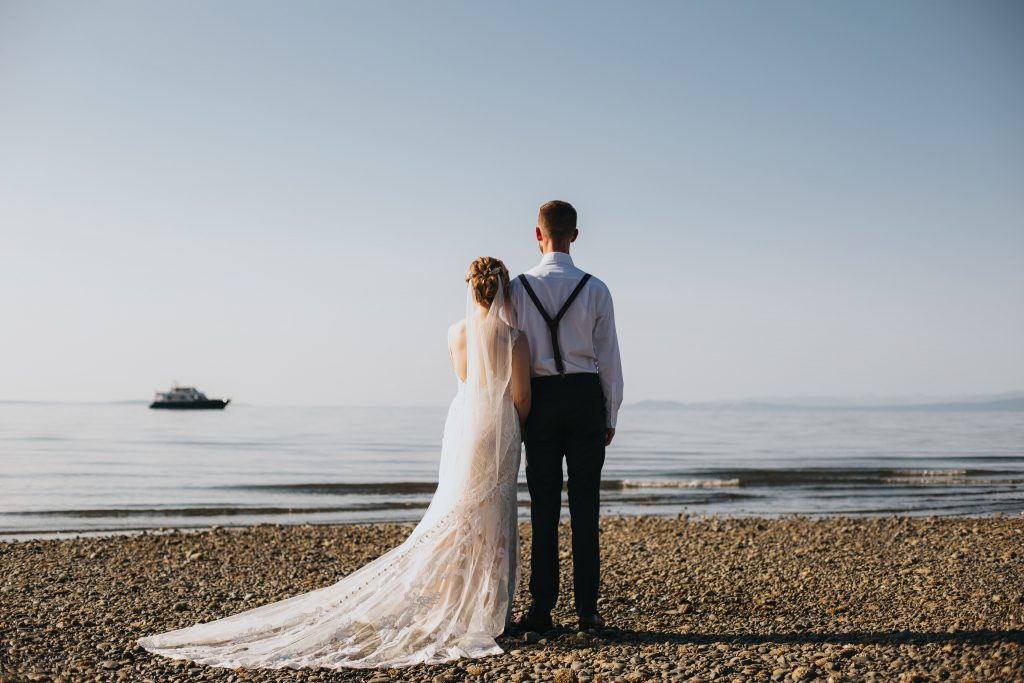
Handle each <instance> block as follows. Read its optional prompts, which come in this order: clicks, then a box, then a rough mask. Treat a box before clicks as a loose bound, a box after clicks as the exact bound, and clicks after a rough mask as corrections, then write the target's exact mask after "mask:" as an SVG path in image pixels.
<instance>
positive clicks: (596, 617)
mask: <svg viewBox="0 0 1024 683" xmlns="http://www.w3.org/2000/svg"><path fill="white" fill-rule="evenodd" d="M592 628H593V629H598V630H600V629H602V628H604V617H602V616H601V615H600V614H598V613H597V612H594V613H593V614H588V615H587V616H585V617H580V630H581V631H589V630H590V629H592Z"/></svg>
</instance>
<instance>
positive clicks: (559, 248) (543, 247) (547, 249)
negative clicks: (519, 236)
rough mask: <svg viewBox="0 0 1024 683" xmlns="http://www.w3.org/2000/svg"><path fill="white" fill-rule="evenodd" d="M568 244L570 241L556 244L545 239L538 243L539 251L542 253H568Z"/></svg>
mask: <svg viewBox="0 0 1024 683" xmlns="http://www.w3.org/2000/svg"><path fill="white" fill-rule="evenodd" d="M570 244H572V243H571V242H565V243H564V244H556V243H554V242H547V241H545V242H541V243H540V245H539V246H540V253H542V254H553V253H555V252H558V253H562V254H568V253H569V245H570Z"/></svg>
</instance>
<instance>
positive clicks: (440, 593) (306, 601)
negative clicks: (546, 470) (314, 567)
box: [139, 278, 521, 669]
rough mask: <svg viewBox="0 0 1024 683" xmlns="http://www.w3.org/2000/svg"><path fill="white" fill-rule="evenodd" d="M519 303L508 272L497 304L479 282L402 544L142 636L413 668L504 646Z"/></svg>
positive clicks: (263, 660) (511, 562)
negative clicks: (320, 577)
mask: <svg viewBox="0 0 1024 683" xmlns="http://www.w3.org/2000/svg"><path fill="white" fill-rule="evenodd" d="M498 279H499V280H500V278H498ZM507 307H508V302H507V298H506V292H505V288H504V287H503V286H502V284H501V283H500V282H499V285H498V290H497V295H496V296H495V298H494V301H493V303H492V304H491V306H490V307H488V308H484V307H482V306H480V305H479V304H478V303H477V302H476V298H475V296H474V291H473V288H472V287H467V293H466V349H467V373H466V379H465V381H464V382H459V389H458V392H457V393H456V396H455V398H454V400H453V401H452V403H451V407H450V408H449V410H448V417H447V419H446V421H445V428H444V437H443V439H442V444H441V462H440V467H439V472H438V487H437V490H436V492H435V493H434V497H433V498H432V500H431V502H430V506H429V507H428V508H427V511H426V513H425V514H424V516H423V518H422V519H421V520H420V522H419V523H418V524H417V525H416V528H415V529H413V531H412V532H411V534H410V535H409V537H408V538H407V539H406V540H405V541H404V542H403V543H402V544H401V545H400V546H398V547H396V548H393V549H391V550H389V551H388V552H386V553H384V554H383V555H381V556H380V557H378V558H377V559H376V560H374V561H372V562H370V563H369V564H367V565H364V566H363V567H362V568H360V569H358V570H356V571H355V572H353V573H352V574H349V575H348V576H346V577H344V578H342V579H340V580H339V581H337V582H336V583H334V584H332V585H330V586H326V587H324V588H320V589H317V590H314V591H311V592H309V593H304V594H301V595H296V596H293V597H290V598H287V599H285V600H281V601H278V602H274V603H270V604H267V605H263V606H261V607H256V608H254V609H250V610H247V611H245V612H241V613H238V614H233V615H230V616H226V617H224V618H221V619H217V620H215V621H210V622H206V623H201V624H195V625H193V626H187V627H185V628H180V629H178V630H175V631H170V632H167V633H161V634H157V635H153V636H148V637H145V638H141V639H140V640H139V644H140V645H142V646H143V647H144V648H146V649H147V650H150V651H151V652H155V653H158V654H161V655H164V656H168V657H172V658H174V659H189V660H193V661H197V662H200V663H203V664H208V665H212V666H220V667H229V668H236V667H245V668H271V669H276V668H282V667H290V668H299V667H326V668H342V667H353V668H370V667H404V666H411V665H414V664H421V663H428V664H437V663H442V662H447V661H451V660H453V659H458V658H462V657H483V656H487V655H492V654H499V653H501V652H502V650H501V648H500V647H499V646H498V644H497V643H496V642H495V640H494V639H495V637H497V636H498V635H499V634H500V633H501V632H502V631H503V630H504V628H505V625H506V623H507V622H508V620H509V618H510V616H511V608H512V598H513V596H514V594H515V588H516V584H517V578H518V557H519V554H518V553H519V532H518V525H517V518H518V514H517V512H518V507H517V501H516V479H517V475H518V471H519V460H520V452H521V436H520V432H519V420H518V418H517V416H516V411H515V406H514V404H513V402H512V397H511V386H510V385H511V377H512V346H513V344H514V343H515V339H516V336H517V332H516V331H515V330H514V329H513V328H512V327H510V326H509V325H508V324H507V323H506V322H505V320H507V319H509V318H508V310H507ZM296 561H297V562H298V561H299V558H296Z"/></svg>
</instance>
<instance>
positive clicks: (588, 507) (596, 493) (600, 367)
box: [510, 200, 622, 632]
mask: <svg viewBox="0 0 1024 683" xmlns="http://www.w3.org/2000/svg"><path fill="white" fill-rule="evenodd" d="M578 235H579V231H578V230H577V229H576V209H574V208H573V207H572V205H571V204H569V203H568V202H562V201H557V200H556V201H551V202H548V203H547V204H545V205H544V206H542V207H540V215H539V216H538V220H537V230H536V236H537V244H538V246H539V247H540V251H541V253H542V254H543V255H544V256H543V257H542V258H541V261H540V265H538V266H537V267H536V268H533V269H532V270H529V271H527V272H526V273H524V274H523V275H520V276H519V277H518V278H516V279H515V280H513V281H512V283H511V287H510V293H511V300H512V306H513V307H514V310H515V316H516V320H517V321H518V326H519V327H520V328H521V329H523V330H524V331H525V332H526V335H527V337H528V338H529V340H530V355H531V359H530V365H531V367H530V375H531V381H530V385H531V390H532V394H533V401H532V402H533V406H532V408H531V410H530V415H529V417H528V419H527V421H526V426H525V428H524V434H523V440H524V442H525V444H526V481H527V484H528V485H529V488H530V500H531V506H530V519H531V522H532V524H533V561H532V567H531V575H530V594H531V596H532V598H533V605H532V606H531V607H530V609H529V611H528V612H527V613H526V615H524V616H523V617H522V618H521V619H520V620H519V622H518V624H517V625H518V626H519V627H520V628H522V629H524V630H529V631H537V632H544V631H547V630H549V629H550V628H551V626H552V623H551V610H552V608H554V606H555V603H556V602H557V601H558V580H559V576H558V519H559V514H560V512H561V507H562V458H563V457H564V458H565V463H566V468H567V470H568V475H569V513H570V517H571V521H572V558H573V590H574V595H575V602H576V614H577V616H578V617H579V628H580V630H581V631H585V630H587V629H591V628H601V627H603V626H604V619H602V618H601V616H600V615H599V614H598V613H597V591H598V585H599V583H600V548H599V543H598V529H597V520H598V508H599V504H600V489H601V467H602V465H604V452H605V447H606V446H608V445H609V444H611V442H612V438H613V437H614V436H615V419H616V416H617V414H618V410H619V404H620V403H622V366H621V363H620V361H619V342H618V339H617V337H616V334H615V316H614V313H613V311H612V297H611V294H610V293H609V291H608V287H606V286H605V284H604V283H603V282H601V281H600V280H598V279H597V278H596V277H592V276H590V275H589V274H587V273H584V272H583V271H582V270H580V269H579V268H577V267H576V266H575V265H574V264H573V262H572V258H571V257H570V256H569V246H570V245H571V244H572V243H573V242H575V241H576V237H577V236H578Z"/></svg>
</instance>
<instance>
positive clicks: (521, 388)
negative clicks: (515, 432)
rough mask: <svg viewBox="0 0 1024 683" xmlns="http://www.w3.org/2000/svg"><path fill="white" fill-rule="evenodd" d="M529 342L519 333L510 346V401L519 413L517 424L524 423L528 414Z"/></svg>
mask: <svg viewBox="0 0 1024 683" xmlns="http://www.w3.org/2000/svg"><path fill="white" fill-rule="evenodd" d="M530 398H531V396H530V342H529V341H528V340H527V339H526V335H525V334H523V333H520V334H519V338H518V339H516V343H515V344H514V345H513V346H512V401H513V402H514V403H515V404H516V412H517V413H519V424H520V425H524V424H526V417H527V416H528V415H529V414H530Z"/></svg>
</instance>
